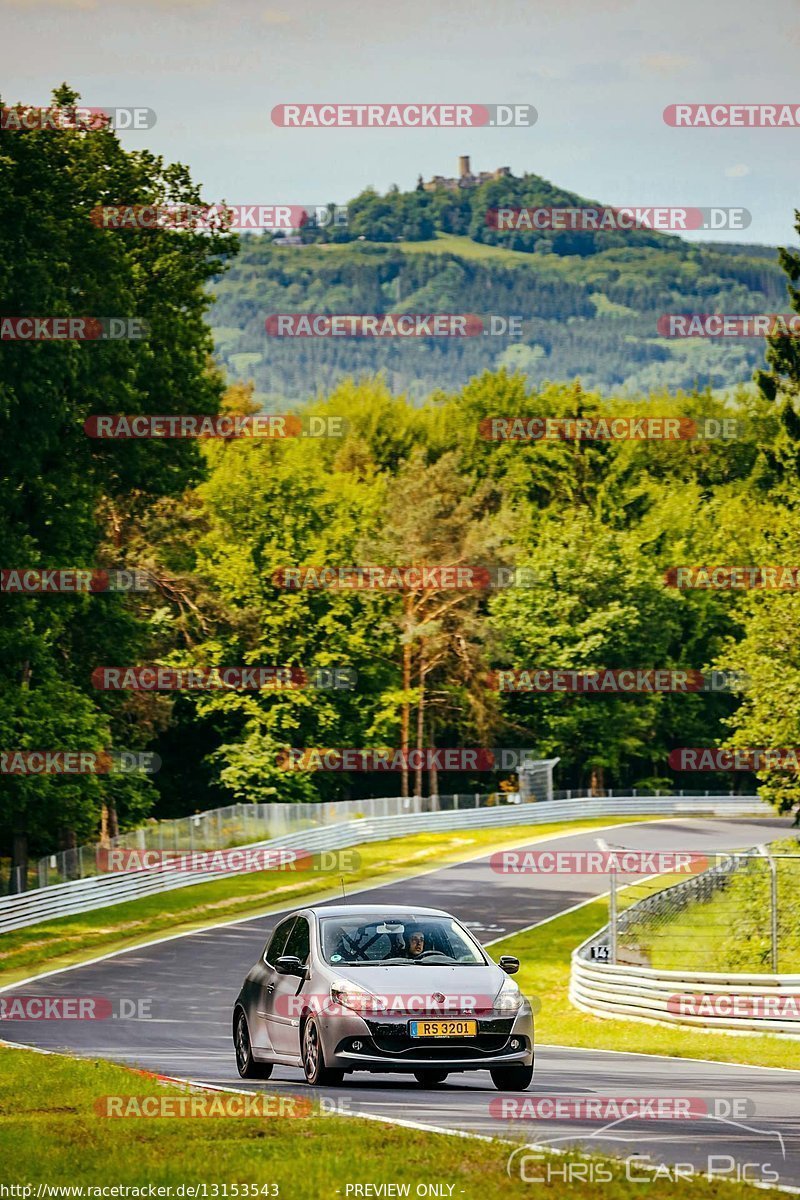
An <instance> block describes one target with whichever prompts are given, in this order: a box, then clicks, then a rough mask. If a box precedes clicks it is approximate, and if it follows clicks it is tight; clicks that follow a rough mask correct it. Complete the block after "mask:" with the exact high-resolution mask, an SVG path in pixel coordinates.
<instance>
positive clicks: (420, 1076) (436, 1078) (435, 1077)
mask: <svg viewBox="0 0 800 1200" xmlns="http://www.w3.org/2000/svg"><path fill="white" fill-rule="evenodd" d="M449 1074H450V1072H449V1071H434V1070H433V1068H432V1067H431V1068H427V1067H426V1068H425V1069H424V1070H422V1071H415V1072H414V1078H415V1079H416V1081H417V1083H421V1084H422V1086H423V1087H436V1085H437V1084H438V1083H444V1081H445V1079H447V1076H448V1075H449Z"/></svg>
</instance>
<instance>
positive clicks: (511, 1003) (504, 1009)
mask: <svg viewBox="0 0 800 1200" xmlns="http://www.w3.org/2000/svg"><path fill="white" fill-rule="evenodd" d="M524 1003H525V997H524V996H523V994H522V992H521V991H520V990H519V988H518V987H517V985H516V984H515V983H514V981H513V979H504V980H503V985H502V987H501V988H500V991H499V992H498V993H497V995H496V996H495V998H494V1008H495V1011H499V1012H501V1013H516V1012H519V1010H520V1009H521V1008H522V1006H523V1004H524Z"/></svg>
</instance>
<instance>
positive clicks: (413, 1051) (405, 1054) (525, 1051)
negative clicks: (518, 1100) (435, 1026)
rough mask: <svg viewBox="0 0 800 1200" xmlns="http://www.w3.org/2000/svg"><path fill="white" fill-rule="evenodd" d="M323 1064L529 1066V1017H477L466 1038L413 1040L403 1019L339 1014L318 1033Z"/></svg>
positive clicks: (397, 1067) (354, 1066)
mask: <svg viewBox="0 0 800 1200" xmlns="http://www.w3.org/2000/svg"><path fill="white" fill-rule="evenodd" d="M323 1041H324V1048H325V1061H326V1063H327V1064H328V1066H330V1067H334V1068H337V1067H338V1068H344V1069H345V1070H349V1071H370V1070H372V1071H381V1072H384V1071H386V1072H390V1071H406V1072H408V1071H418V1070H424V1069H425V1068H429V1069H442V1070H448V1071H475V1070H488V1068H489V1067H494V1066H531V1065H532V1063H533V1053H534V1047H533V1017H532V1015H531V1013H530V1011H528V1012H527V1013H525V1012H520V1013H517V1014H516V1015H515V1016H513V1017H512V1016H503V1017H493V1018H480V1019H479V1020H478V1033H477V1036H476V1037H471V1038H466V1037H465V1038H412V1037H411V1036H410V1035H409V1032H408V1019H403V1018H399V1017H390V1018H385V1019H381V1018H380V1017H361V1016H359V1015H358V1014H356V1013H353V1014H348V1015H347V1016H345V1017H342V1016H339V1017H337V1018H335V1019H333V1020H331V1021H330V1022H329V1023H328V1024H327V1028H324V1029H323Z"/></svg>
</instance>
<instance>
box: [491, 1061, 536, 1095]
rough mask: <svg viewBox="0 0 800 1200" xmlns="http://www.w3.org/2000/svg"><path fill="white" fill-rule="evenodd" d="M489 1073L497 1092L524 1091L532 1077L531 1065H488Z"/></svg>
mask: <svg viewBox="0 0 800 1200" xmlns="http://www.w3.org/2000/svg"><path fill="white" fill-rule="evenodd" d="M489 1074H490V1075H491V1077H492V1083H493V1084H494V1086H495V1087H496V1088H497V1090H498V1091H499V1092H524V1091H525V1089H526V1088H527V1087H530V1083H531V1080H532V1079H533V1067H532V1066H530V1067H517V1066H514V1067H490V1068H489Z"/></svg>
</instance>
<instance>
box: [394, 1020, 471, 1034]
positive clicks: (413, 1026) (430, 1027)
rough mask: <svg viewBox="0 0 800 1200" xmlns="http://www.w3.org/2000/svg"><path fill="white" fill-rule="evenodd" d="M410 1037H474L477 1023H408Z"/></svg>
mask: <svg viewBox="0 0 800 1200" xmlns="http://www.w3.org/2000/svg"><path fill="white" fill-rule="evenodd" d="M409 1026H410V1030H409V1032H410V1034H411V1037H475V1036H476V1034H477V1032H478V1022H477V1021H410V1022H409Z"/></svg>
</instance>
